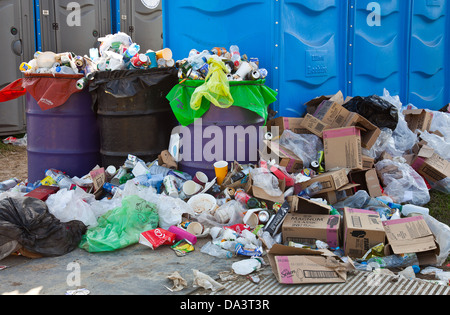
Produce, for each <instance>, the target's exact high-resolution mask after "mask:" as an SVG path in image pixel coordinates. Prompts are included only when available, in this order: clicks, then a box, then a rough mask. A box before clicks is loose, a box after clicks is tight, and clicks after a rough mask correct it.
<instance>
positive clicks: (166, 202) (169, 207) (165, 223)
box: [156, 195, 195, 230]
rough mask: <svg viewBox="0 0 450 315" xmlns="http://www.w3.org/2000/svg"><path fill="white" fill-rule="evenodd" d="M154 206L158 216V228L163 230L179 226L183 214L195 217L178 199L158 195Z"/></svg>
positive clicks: (185, 204) (188, 206)
mask: <svg viewBox="0 0 450 315" xmlns="http://www.w3.org/2000/svg"><path fill="white" fill-rule="evenodd" d="M156 205H157V208H158V214H159V226H160V227H161V228H162V229H164V230H168V229H169V228H170V227H171V226H177V225H179V224H181V222H182V221H183V217H182V216H183V214H185V213H186V214H189V215H192V216H193V215H195V212H194V210H193V209H192V207H191V206H190V205H188V204H187V203H186V202H184V201H183V200H181V199H179V198H172V197H168V196H165V195H160V196H159V199H158V201H157V203H156Z"/></svg>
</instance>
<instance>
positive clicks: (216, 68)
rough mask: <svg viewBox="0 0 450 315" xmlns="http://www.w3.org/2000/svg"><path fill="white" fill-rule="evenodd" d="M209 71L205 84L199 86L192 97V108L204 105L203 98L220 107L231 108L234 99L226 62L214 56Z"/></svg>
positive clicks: (210, 60) (210, 61) (209, 61)
mask: <svg viewBox="0 0 450 315" xmlns="http://www.w3.org/2000/svg"><path fill="white" fill-rule="evenodd" d="M208 64H209V73H208V76H207V77H206V78H205V84H203V85H202V86H200V87H198V88H197V89H196V90H195V92H194V94H192V98H191V108H192V109H193V110H199V109H200V107H201V106H202V99H203V98H206V99H207V100H208V101H210V102H211V103H213V104H214V105H216V106H217V107H220V108H229V107H231V106H232V105H233V103H234V99H233V96H231V92H230V83H229V81H228V79H227V76H226V74H225V73H226V72H227V68H226V67H225V63H224V62H223V61H220V60H216V59H214V58H210V59H209V60H208Z"/></svg>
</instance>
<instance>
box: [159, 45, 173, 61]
mask: <svg viewBox="0 0 450 315" xmlns="http://www.w3.org/2000/svg"><path fill="white" fill-rule="evenodd" d="M156 57H157V58H158V59H164V60H167V61H169V60H171V59H172V57H173V54H172V50H170V49H169V48H165V49H162V50H160V51H157V52H156Z"/></svg>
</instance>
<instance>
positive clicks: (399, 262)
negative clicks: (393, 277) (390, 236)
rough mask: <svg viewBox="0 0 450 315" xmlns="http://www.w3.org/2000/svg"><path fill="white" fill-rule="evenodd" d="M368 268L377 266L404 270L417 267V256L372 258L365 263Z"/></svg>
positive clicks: (412, 254)
mask: <svg viewBox="0 0 450 315" xmlns="http://www.w3.org/2000/svg"><path fill="white" fill-rule="evenodd" d="M367 264H368V265H369V266H374V265H375V264H378V265H379V266H380V268H382V269H385V268H406V267H409V266H413V265H419V261H418V259H417V255H416V254H415V253H411V254H404V255H391V256H385V257H373V258H370V259H369V260H368V261H367Z"/></svg>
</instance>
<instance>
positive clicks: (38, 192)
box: [25, 186, 59, 202]
mask: <svg viewBox="0 0 450 315" xmlns="http://www.w3.org/2000/svg"><path fill="white" fill-rule="evenodd" d="M58 191H59V187H55V186H40V187H38V188H36V189H35V190H33V191H31V192H30V193H28V194H26V195H25V197H29V198H35V199H39V200H42V201H44V202H45V201H47V199H48V197H50V195H53V194H56V193H57V192H58Z"/></svg>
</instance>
